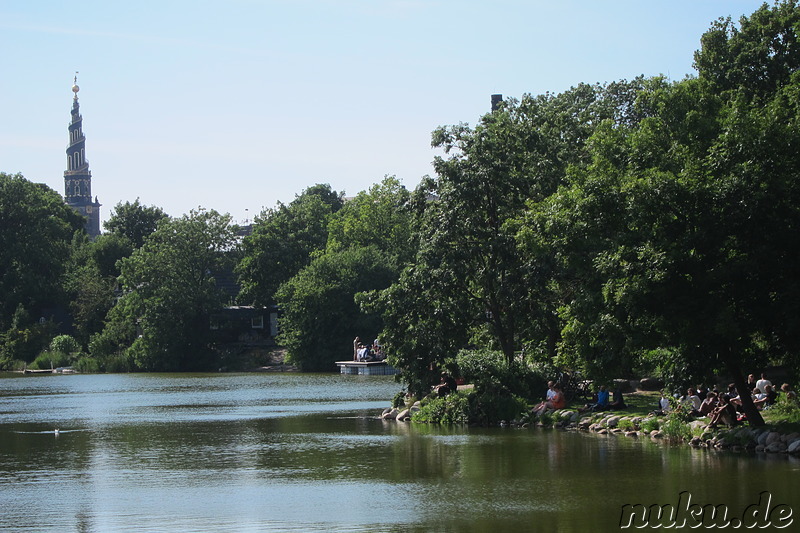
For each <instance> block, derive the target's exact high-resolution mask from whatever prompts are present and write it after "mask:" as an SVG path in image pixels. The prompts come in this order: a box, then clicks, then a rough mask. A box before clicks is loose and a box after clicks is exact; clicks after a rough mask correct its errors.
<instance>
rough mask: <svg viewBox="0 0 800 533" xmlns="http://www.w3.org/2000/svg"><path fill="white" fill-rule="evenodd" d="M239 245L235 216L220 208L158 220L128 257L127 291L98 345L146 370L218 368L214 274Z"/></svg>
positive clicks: (219, 301)
mask: <svg viewBox="0 0 800 533" xmlns="http://www.w3.org/2000/svg"><path fill="white" fill-rule="evenodd" d="M235 242H236V241H235V234H234V227H233V226H232V225H231V218H230V216H229V215H220V214H219V213H217V212H215V211H213V210H212V211H205V210H200V211H192V212H191V213H190V214H189V215H185V216H183V217H182V218H179V219H168V220H164V221H162V222H161V223H159V225H158V228H157V229H156V231H155V232H154V233H152V234H151V235H150V237H148V238H147V239H146V240H145V242H144V244H143V245H142V247H141V248H138V249H137V250H135V251H134V252H133V254H132V255H131V256H130V257H127V258H125V259H122V261H121V276H120V281H121V283H122V287H123V290H124V294H123V296H122V298H121V299H120V302H119V303H118V304H117V305H116V306H115V307H114V309H113V310H112V312H111V313H110V317H109V318H110V320H109V324H108V325H107V326H106V329H105V330H104V332H103V335H102V336H101V337H99V338H97V339H94V340H93V343H92V344H93V346H96V347H101V346H103V348H102V350H103V351H105V352H109V351H111V352H113V351H115V348H114V346H116V347H117V348H116V349H117V350H119V349H120V348H122V351H124V352H125V353H127V354H128V356H129V357H130V358H131V360H132V361H133V362H134V363H135V364H136V365H137V367H138V368H140V369H143V370H199V369H208V368H211V365H213V360H212V352H211V350H210V346H209V316H210V314H211V313H212V312H213V311H214V310H216V309H218V308H220V307H221V306H222V305H223V302H224V297H223V295H222V294H221V292H220V291H219V290H218V289H217V287H216V285H215V279H214V273H215V272H220V271H222V270H223V269H224V268H225V263H226V262H227V261H228V260H229V255H228V254H229V252H230V251H231V250H232V249H233V247H234V246H235ZM128 343H130V344H129V345H127V344H128ZM109 344H110V345H111V348H109ZM126 345H127V346H126ZM98 349H99V348H98Z"/></svg>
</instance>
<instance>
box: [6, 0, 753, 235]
mask: <svg viewBox="0 0 800 533" xmlns="http://www.w3.org/2000/svg"><path fill="white" fill-rule="evenodd" d="M761 3H762V2H761V1H754V0H749V1H745V0H670V1H669V2H667V1H660V2H656V1H644V0H641V1H634V0H619V1H606V2H600V1H597V0H594V1H588V0H587V1H583V0H581V1H579V0H571V1H570V0H566V1H563V0H561V1H550V2H542V1H538V0H528V1H521V0H520V1H518V0H493V1H491V2H489V1H485V2H476V1H470V0H460V1H450V0H440V1H437V0H430V1H423V0H386V1H381V0H371V1H369V0H335V1H333V0H331V1H329V0H225V1H224V2H219V1H215V2H207V1H202V0H200V1H179V0H175V1H170V0H160V1H150V0H139V1H137V2H117V1H108V0H102V1H97V0H81V1H74V2H73V1H40V0H3V1H2V2H0V51H1V52H2V55H1V56H0V67H1V68H2V75H3V82H2V91H1V92H0V95H2V105H3V115H4V120H3V124H4V127H3V128H2V130H0V171H3V172H9V173H16V172H21V173H22V174H23V175H24V176H25V177H26V178H28V179H30V180H31V181H36V182H43V183H46V184H47V185H49V186H50V187H52V188H54V189H55V190H57V191H58V192H60V193H62V194H63V192H64V181H63V173H64V169H65V168H66V155H65V149H66V145H67V124H68V123H69V119H70V113H69V111H70V107H71V105H72V91H71V87H72V78H73V76H74V75H75V71H79V72H80V73H79V74H78V85H79V86H80V88H81V90H80V93H79V97H80V104H81V113H82V115H83V130H84V133H85V135H86V139H87V140H86V157H87V159H88V161H89V164H90V169H91V170H92V177H93V179H92V193H93V194H94V195H96V196H98V197H99V200H100V202H101V203H102V204H103V208H102V211H101V212H102V218H103V220H106V219H107V218H108V216H109V214H110V212H111V211H112V210H113V208H114V206H115V205H116V204H117V203H119V202H125V201H133V200H135V199H136V198H139V199H140V201H141V202H142V203H143V204H145V205H156V206H159V207H161V208H163V209H164V210H165V211H166V212H167V213H168V214H170V215H173V216H180V215H182V214H184V213H187V212H188V211H189V210H191V209H193V208H197V207H199V206H202V207H205V208H210V209H216V210H217V211H220V212H223V213H230V214H231V215H233V217H234V219H235V220H237V221H240V222H241V221H244V220H245V219H248V218H252V217H253V216H254V215H255V214H257V213H258V212H260V211H261V210H262V208H269V207H274V206H275V204H276V202H278V201H282V202H289V201H291V200H292V199H293V198H294V197H295V195H296V194H299V193H300V192H301V191H302V190H303V189H305V188H306V187H308V186H310V185H313V184H315V183H330V184H331V186H332V187H333V188H334V189H336V190H338V191H345V192H346V193H347V194H348V195H355V194H357V193H358V192H359V191H362V190H365V189H368V188H369V187H370V186H371V185H372V184H374V183H377V182H379V181H380V180H381V179H382V178H383V176H384V175H387V174H389V175H396V176H397V177H398V178H399V179H400V180H401V181H402V182H403V184H405V185H406V187H408V188H409V189H413V188H414V187H415V186H416V185H417V184H418V183H419V181H420V178H421V177H422V176H424V175H425V174H433V169H432V167H431V161H432V160H433V158H434V156H436V155H438V152H437V151H436V150H433V149H432V148H431V147H430V134H431V131H433V129H434V128H436V127H438V126H441V125H449V124H458V123H459V122H466V123H469V124H475V122H476V121H477V119H478V118H479V117H480V116H481V115H482V114H484V113H486V112H487V111H488V109H489V104H490V96H491V95H492V94H495V93H501V94H503V95H504V96H513V97H517V98H518V97H520V96H522V95H523V94H525V93H530V94H541V93H544V92H547V91H550V92H561V91H563V90H565V89H568V88H569V87H571V86H574V85H576V84H578V83H581V82H588V83H594V82H601V83H602V82H609V81H614V80H619V79H631V78H633V77H635V76H637V75H641V74H644V75H646V76H653V75H659V74H664V75H667V76H669V77H670V78H672V79H675V80H679V79H682V78H683V77H685V76H686V75H690V74H693V73H694V71H693V69H692V60H693V52H694V51H695V50H696V49H698V48H699V42H700V36H701V35H702V34H703V32H705V31H706V30H707V29H708V28H709V26H710V24H711V22H712V21H713V20H715V19H717V18H718V17H721V16H731V17H732V18H734V19H735V20H736V19H738V18H739V17H740V16H741V15H749V14H751V13H752V12H753V11H755V10H756V9H757V8H758V7H759V6H760V5H761Z"/></svg>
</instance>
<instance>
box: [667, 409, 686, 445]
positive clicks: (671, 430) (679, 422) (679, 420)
mask: <svg viewBox="0 0 800 533" xmlns="http://www.w3.org/2000/svg"><path fill="white" fill-rule="evenodd" d="M686 416H687V414H686V413H685V412H684V411H683V410H682V409H675V410H673V411H671V412H670V413H669V414H668V415H667V418H666V419H665V420H664V423H663V424H662V425H661V430H662V431H663V432H664V435H666V436H667V438H669V439H670V440H674V441H678V442H679V441H684V440H689V439H691V438H692V428H691V426H690V425H689V424H688V419H687V418H686Z"/></svg>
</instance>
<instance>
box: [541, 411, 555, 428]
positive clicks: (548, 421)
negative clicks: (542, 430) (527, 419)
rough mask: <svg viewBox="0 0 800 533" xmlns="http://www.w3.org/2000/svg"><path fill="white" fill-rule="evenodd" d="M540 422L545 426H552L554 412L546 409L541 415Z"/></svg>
mask: <svg viewBox="0 0 800 533" xmlns="http://www.w3.org/2000/svg"><path fill="white" fill-rule="evenodd" d="M539 423H540V424H542V425H543V426H552V425H553V413H552V412H550V411H545V412H543V413H542V414H540V415H539Z"/></svg>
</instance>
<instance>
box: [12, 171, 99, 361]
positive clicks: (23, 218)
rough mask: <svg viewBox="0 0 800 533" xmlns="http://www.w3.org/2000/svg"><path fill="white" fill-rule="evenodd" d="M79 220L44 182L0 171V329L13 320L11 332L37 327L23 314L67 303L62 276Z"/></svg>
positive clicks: (44, 313)
mask: <svg viewBox="0 0 800 533" xmlns="http://www.w3.org/2000/svg"><path fill="white" fill-rule="evenodd" d="M84 222H85V220H84V219H83V218H82V217H81V216H80V215H79V214H78V213H77V212H75V211H74V210H73V209H71V208H70V207H68V206H67V205H66V204H65V203H64V200H63V199H62V198H61V196H59V194H58V193H56V192H55V191H53V190H52V189H50V188H49V187H47V186H45V185H42V184H36V183H32V182H30V181H28V180H26V179H25V178H24V177H23V176H22V175H21V174H16V175H10V174H5V173H0V250H2V252H1V253H0V332H4V331H7V330H9V328H12V322H13V328H12V329H13V331H11V330H9V334H10V335H11V336H12V337H15V336H18V334H19V332H25V331H28V332H33V331H34V330H36V331H39V329H41V328H36V327H33V326H34V324H33V322H27V323H26V322H25V320H23V318H22V317H23V316H24V317H27V319H26V320H30V321H36V322H38V321H39V320H40V318H45V319H49V318H50V317H51V313H52V312H53V310H54V309H55V308H56V307H58V306H65V305H66V300H65V297H64V291H63V290H62V289H61V283H62V278H63V276H64V272H65V265H66V264H67V259H68V257H69V253H70V242H71V241H72V236H73V234H74V233H75V232H76V231H77V232H79V231H81V230H82V229H83V225H84ZM20 308H22V309H23V310H24V313H23V314H19V313H18V312H17V311H18V310H19V309H20ZM15 317H16V318H15ZM47 342H49V339H42V343H44V345H46V344H47ZM39 344H41V343H39ZM13 352H14V350H10V349H8V350H5V353H6V354H7V356H8V357H12V358H18V359H24V360H30V359H29V357H30V355H31V354H30V353H28V351H26V353H24V354H22V353H20V354H16V355H15V354H14V353H13Z"/></svg>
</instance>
